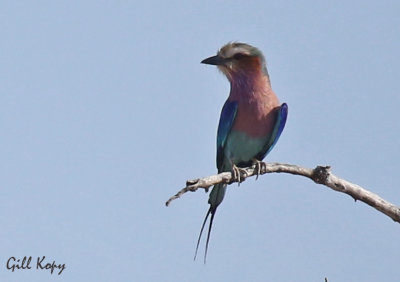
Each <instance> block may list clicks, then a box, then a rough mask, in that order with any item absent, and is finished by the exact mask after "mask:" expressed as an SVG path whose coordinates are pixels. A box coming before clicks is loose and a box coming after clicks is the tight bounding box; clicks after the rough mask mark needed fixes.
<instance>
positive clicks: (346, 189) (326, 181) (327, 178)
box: [165, 162, 400, 223]
mask: <svg viewBox="0 0 400 282" xmlns="http://www.w3.org/2000/svg"><path fill="white" fill-rule="evenodd" d="M273 172H276V173H290V174H295V175H301V176H305V177H307V178H310V179H311V180H313V181H314V182H315V183H318V184H322V185H325V186H327V187H329V188H331V189H333V190H335V191H338V192H342V193H346V194H348V195H350V196H351V197H352V198H353V199H354V200H355V201H357V200H359V201H361V202H364V203H366V204H367V205H369V206H371V207H373V208H375V209H377V210H378V211H380V212H382V213H384V214H386V215H387V216H389V217H390V218H391V219H393V220H394V221H396V222H398V223H400V208H399V207H397V206H395V205H393V204H391V203H389V202H388V201H386V200H384V199H382V198H381V197H379V196H378V195H377V194H374V193H372V192H370V191H368V190H366V189H364V188H362V187H361V186H359V185H356V184H353V183H350V182H348V181H346V180H344V179H341V178H339V177H337V176H336V175H334V174H333V173H332V172H331V171H330V167H329V166H317V167H316V168H314V169H310V168H304V167H301V166H297V165H291V164H281V163H263V162H262V163H261V170H260V175H261V174H266V173H273ZM254 175H257V169H256V167H255V166H252V167H247V168H244V169H241V170H240V180H241V181H244V180H245V179H246V178H248V177H251V176H254ZM233 182H237V181H236V180H235V179H233V177H232V173H231V172H223V173H220V174H217V175H211V176H207V177H203V178H198V179H193V180H188V181H187V182H186V187H185V188H183V189H181V190H180V191H179V192H178V193H176V194H175V195H174V196H172V197H171V198H169V200H168V201H167V202H166V203H165V204H166V205H167V206H168V205H169V204H170V203H171V202H172V201H173V200H175V199H177V198H180V197H181V196H182V195H183V194H185V193H186V192H189V191H190V192H195V191H196V190H197V189H199V188H203V189H205V190H206V191H208V189H209V188H210V187H211V186H213V185H215V184H217V183H227V184H231V183H233Z"/></svg>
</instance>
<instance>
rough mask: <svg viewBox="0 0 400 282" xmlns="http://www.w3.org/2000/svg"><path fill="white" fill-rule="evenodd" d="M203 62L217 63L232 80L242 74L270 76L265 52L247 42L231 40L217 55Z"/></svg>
mask: <svg viewBox="0 0 400 282" xmlns="http://www.w3.org/2000/svg"><path fill="white" fill-rule="evenodd" d="M201 63H203V64H208V65H216V66H217V67H218V69H219V70H220V71H222V72H223V73H224V74H225V75H226V77H227V78H228V79H229V81H231V82H232V81H233V80H235V78H236V77H242V76H251V75H260V74H261V75H265V76H267V77H268V72H267V67H266V62H265V58H264V56H263V54H262V53H261V51H260V50H258V49H257V48H256V47H253V46H251V45H249V44H246V43H239V42H230V43H228V44H226V45H225V46H223V47H222V48H221V49H220V50H219V51H218V53H217V55H216V56H212V57H209V58H207V59H204V60H203V61H201Z"/></svg>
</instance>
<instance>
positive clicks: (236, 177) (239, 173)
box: [232, 164, 247, 186]
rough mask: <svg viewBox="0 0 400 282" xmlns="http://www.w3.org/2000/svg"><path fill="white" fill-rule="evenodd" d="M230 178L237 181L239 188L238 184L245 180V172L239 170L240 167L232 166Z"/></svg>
mask: <svg viewBox="0 0 400 282" xmlns="http://www.w3.org/2000/svg"><path fill="white" fill-rule="evenodd" d="M242 174H243V176H244V178H243V179H242ZM232 177H233V181H237V183H238V186H240V183H241V182H243V181H244V180H245V179H246V177H247V172H246V170H245V169H243V168H240V167H238V166H236V165H235V164H233V165H232Z"/></svg>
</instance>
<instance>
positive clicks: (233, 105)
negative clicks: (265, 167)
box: [194, 42, 288, 263]
mask: <svg viewBox="0 0 400 282" xmlns="http://www.w3.org/2000/svg"><path fill="white" fill-rule="evenodd" d="M201 63H202V64H207V65H215V66H217V68H218V69H219V70H220V71H221V72H222V73H223V74H224V75H225V76H226V78H227V79H228V81H229V83H230V93H229V97H228V99H227V100H226V102H225V104H224V106H223V107H222V111H221V116H220V120H219V125H218V130H217V160H216V163H217V169H218V173H222V172H227V171H230V172H232V174H233V177H234V178H239V183H240V169H241V168H244V167H247V166H251V165H256V167H257V166H258V171H259V169H260V162H261V161H262V160H263V159H264V157H265V156H266V155H267V154H268V153H269V152H270V151H271V150H272V148H273V147H274V146H275V144H276V143H277V141H278V139H279V137H280V135H281V133H282V131H283V129H284V127H285V124H286V119H287V115H288V106H287V104H286V103H283V104H280V102H279V99H278V97H277V96H276V94H275V93H274V91H273V90H272V88H271V82H270V77H269V74H268V70H267V66H266V60H265V58H264V55H263V54H262V52H261V51H260V50H259V49H257V48H256V47H253V46H251V45H249V44H246V43H240V42H229V43H227V44H226V45H224V46H223V47H222V48H221V49H219V51H218V52H217V55H215V56H212V57H209V58H206V59H204V60H203V61H201ZM226 187H227V184H216V185H214V187H213V189H212V191H211V193H210V195H209V199H208V203H209V204H210V207H209V209H208V211H207V213H206V217H205V219H204V221H203V224H202V227H201V230H200V234H199V237H198V240H197V246H196V252H195V256H194V259H195V260H196V256H197V252H198V249H199V244H200V240H201V236H202V233H203V230H204V226H205V225H206V222H207V219H208V217H209V216H210V215H211V218H210V225H209V227H208V234H207V240H206V246H205V253H204V263H206V257H207V251H208V244H209V241H210V234H211V229H212V224H213V221H214V216H215V213H216V211H217V208H218V206H219V205H220V204H221V202H222V201H223V199H224V196H225V192H226Z"/></svg>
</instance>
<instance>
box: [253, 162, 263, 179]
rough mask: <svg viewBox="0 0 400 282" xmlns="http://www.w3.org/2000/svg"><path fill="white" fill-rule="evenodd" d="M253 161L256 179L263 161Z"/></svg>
mask: <svg viewBox="0 0 400 282" xmlns="http://www.w3.org/2000/svg"><path fill="white" fill-rule="evenodd" d="M253 163H254V166H255V167H254V170H255V171H256V180H257V179H258V176H259V175H260V174H261V170H262V168H263V166H264V163H263V162H260V161H259V160H257V159H253Z"/></svg>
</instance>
